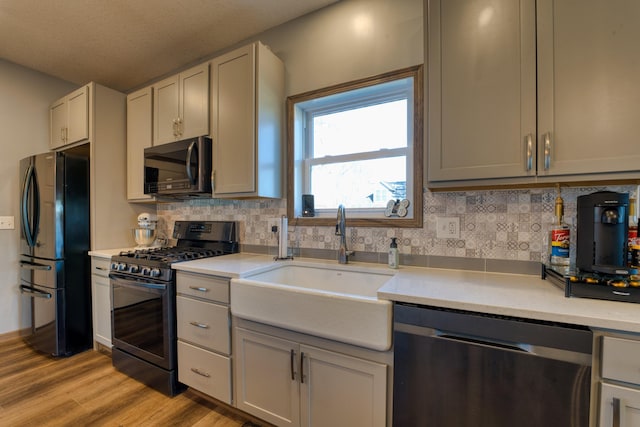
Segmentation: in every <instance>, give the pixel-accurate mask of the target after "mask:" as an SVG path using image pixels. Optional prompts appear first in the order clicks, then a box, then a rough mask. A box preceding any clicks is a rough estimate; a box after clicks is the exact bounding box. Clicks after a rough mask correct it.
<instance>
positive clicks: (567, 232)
mask: <svg viewBox="0 0 640 427" xmlns="http://www.w3.org/2000/svg"><path fill="white" fill-rule="evenodd" d="M570 238H571V229H570V228H569V225H568V224H567V223H565V222H564V200H562V197H561V196H560V188H558V196H557V197H556V204H555V220H554V222H553V224H552V225H551V230H550V238H549V242H550V247H549V254H550V257H549V261H550V262H551V265H561V266H567V265H569V262H570V257H569V255H570V253H569V245H570V240H571V239H570Z"/></svg>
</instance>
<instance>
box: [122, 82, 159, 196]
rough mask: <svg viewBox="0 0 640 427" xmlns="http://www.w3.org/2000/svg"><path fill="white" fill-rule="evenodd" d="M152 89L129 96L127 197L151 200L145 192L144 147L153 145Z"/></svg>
mask: <svg viewBox="0 0 640 427" xmlns="http://www.w3.org/2000/svg"><path fill="white" fill-rule="evenodd" d="M152 105H153V104H152V89H151V87H148V88H145V89H142V90H139V91H137V92H134V93H132V94H129V95H128V96H127V198H128V199H129V200H145V199H146V200H150V199H152V197H151V196H149V195H148V194H144V149H145V148H146V147H151V143H152V140H153V129H152V119H153V111H152Z"/></svg>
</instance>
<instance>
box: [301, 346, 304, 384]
mask: <svg viewBox="0 0 640 427" xmlns="http://www.w3.org/2000/svg"><path fill="white" fill-rule="evenodd" d="M300 384H304V351H301V352H300Z"/></svg>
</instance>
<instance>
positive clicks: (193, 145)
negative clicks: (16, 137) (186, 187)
mask: <svg viewBox="0 0 640 427" xmlns="http://www.w3.org/2000/svg"><path fill="white" fill-rule="evenodd" d="M193 150H195V151H196V153H197V152H198V147H196V141H193V142H192V143H191V144H189V149H188V150H187V161H186V162H185V167H186V168H187V178H189V184H191V185H194V184H195V183H196V181H195V179H193V174H192V173H191V157H192V156H193Z"/></svg>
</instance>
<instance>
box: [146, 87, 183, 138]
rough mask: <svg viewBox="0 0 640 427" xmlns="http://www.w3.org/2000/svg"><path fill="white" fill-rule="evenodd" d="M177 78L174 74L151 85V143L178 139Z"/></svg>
mask: <svg viewBox="0 0 640 427" xmlns="http://www.w3.org/2000/svg"><path fill="white" fill-rule="evenodd" d="M178 80H179V76H177V75H176V76H173V77H169V78H168V79H165V80H162V81H161V82H158V83H156V84H154V85H153V145H160V144H166V143H167V142H172V141H176V140H177V139H178V126H179V122H178V119H179V117H180V111H179V108H178V105H179V104H178V89H179V87H180V85H179V82H178Z"/></svg>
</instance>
